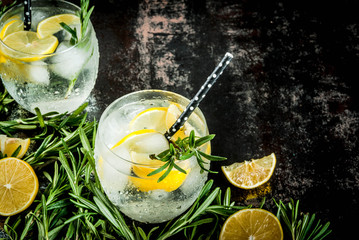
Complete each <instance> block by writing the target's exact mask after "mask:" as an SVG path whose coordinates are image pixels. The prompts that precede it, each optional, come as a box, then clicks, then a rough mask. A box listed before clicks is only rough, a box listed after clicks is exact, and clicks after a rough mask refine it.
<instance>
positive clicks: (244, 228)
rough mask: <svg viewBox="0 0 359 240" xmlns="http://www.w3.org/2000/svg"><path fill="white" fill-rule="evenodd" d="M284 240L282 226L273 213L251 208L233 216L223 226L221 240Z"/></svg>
mask: <svg viewBox="0 0 359 240" xmlns="http://www.w3.org/2000/svg"><path fill="white" fill-rule="evenodd" d="M248 239H260V240H282V239H283V230H282V226H281V224H280V222H279V220H278V218H277V217H276V216H274V215H273V214H272V213H271V212H269V211H267V210H264V209H259V208H250V209H243V210H240V211H238V212H236V213H234V214H232V215H231V216H230V217H229V218H228V219H227V220H226V221H225V223H224V224H223V227H222V229H221V233H220V235H219V240H248Z"/></svg>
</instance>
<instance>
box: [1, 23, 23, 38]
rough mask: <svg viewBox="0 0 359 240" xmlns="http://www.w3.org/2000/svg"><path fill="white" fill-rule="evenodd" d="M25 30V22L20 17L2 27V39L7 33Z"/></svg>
mask: <svg viewBox="0 0 359 240" xmlns="http://www.w3.org/2000/svg"><path fill="white" fill-rule="evenodd" d="M22 30H24V23H23V21H21V20H19V19H14V20H11V21H9V22H8V23H6V24H5V26H4V27H3V28H2V29H1V32H0V39H4V38H5V37H6V36H7V35H9V34H10V33H13V32H18V31H22Z"/></svg>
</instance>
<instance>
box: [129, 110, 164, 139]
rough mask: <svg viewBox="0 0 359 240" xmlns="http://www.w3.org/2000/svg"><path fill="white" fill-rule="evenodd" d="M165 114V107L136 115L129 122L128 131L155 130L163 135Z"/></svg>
mask: <svg viewBox="0 0 359 240" xmlns="http://www.w3.org/2000/svg"><path fill="white" fill-rule="evenodd" d="M166 113H167V108H166V107H155V108H148V109H146V110H144V111H142V112H140V113H139V114H137V115H136V116H135V117H134V118H133V119H132V120H131V122H130V124H129V126H130V130H131V131H136V130H141V129H155V130H156V131H158V132H161V133H165V131H166V126H165V124H164V122H165V117H166Z"/></svg>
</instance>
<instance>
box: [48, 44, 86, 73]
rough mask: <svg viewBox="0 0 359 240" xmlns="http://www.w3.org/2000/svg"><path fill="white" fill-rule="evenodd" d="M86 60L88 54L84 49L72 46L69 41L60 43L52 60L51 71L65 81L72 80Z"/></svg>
mask: <svg viewBox="0 0 359 240" xmlns="http://www.w3.org/2000/svg"><path fill="white" fill-rule="evenodd" d="M87 58H88V53H87V52H86V51H85V50H84V49H80V48H78V47H74V46H72V45H71V44H70V42H69V41H64V42H61V43H60V44H59V46H58V47H57V49H56V55H55V56H54V57H53V58H52V61H51V62H52V64H51V71H53V72H54V73H55V74H56V75H59V76H61V77H63V78H65V79H68V80H73V79H74V78H77V76H78V75H79V74H80V72H81V70H82V68H83V66H84V64H85V62H86V60H87Z"/></svg>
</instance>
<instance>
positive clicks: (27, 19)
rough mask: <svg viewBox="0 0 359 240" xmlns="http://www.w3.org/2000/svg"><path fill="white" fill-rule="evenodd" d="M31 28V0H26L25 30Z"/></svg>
mask: <svg viewBox="0 0 359 240" xmlns="http://www.w3.org/2000/svg"><path fill="white" fill-rule="evenodd" d="M30 29H31V0H24V30H26V31H28V30H30Z"/></svg>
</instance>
